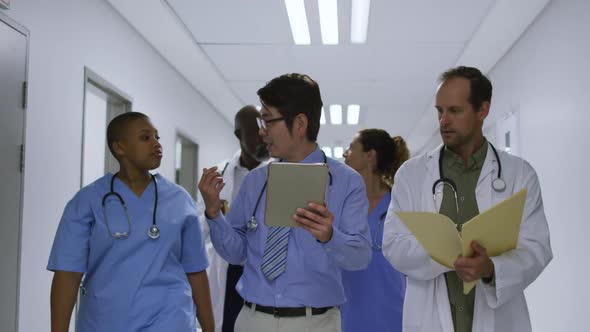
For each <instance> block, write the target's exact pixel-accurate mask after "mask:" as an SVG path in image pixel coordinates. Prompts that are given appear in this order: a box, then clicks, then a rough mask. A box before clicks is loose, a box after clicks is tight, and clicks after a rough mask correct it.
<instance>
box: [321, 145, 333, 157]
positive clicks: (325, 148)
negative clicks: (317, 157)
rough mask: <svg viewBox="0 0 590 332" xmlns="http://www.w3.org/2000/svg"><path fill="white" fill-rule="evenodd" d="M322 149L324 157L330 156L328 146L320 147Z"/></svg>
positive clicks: (330, 150) (330, 151) (330, 152)
mask: <svg viewBox="0 0 590 332" xmlns="http://www.w3.org/2000/svg"><path fill="white" fill-rule="evenodd" d="M322 151H324V153H325V154H326V157H329V158H332V148H330V147H329V146H324V147H323V148H322Z"/></svg>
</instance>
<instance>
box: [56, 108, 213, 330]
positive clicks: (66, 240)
mask: <svg viewBox="0 0 590 332" xmlns="http://www.w3.org/2000/svg"><path fill="white" fill-rule="evenodd" d="M107 140H108V144H109V149H110V150H111V152H112V153H113V155H114V156H115V158H116V159H117V160H118V162H119V165H120V170H119V172H118V173H116V174H107V175H105V176H103V177H102V178H100V179H98V180H97V181H95V182H94V183H92V184H90V185H88V186H86V187H84V188H82V189H81V190H80V191H79V192H78V193H77V194H76V195H75V196H74V198H73V199H72V200H71V201H70V202H69V203H68V204H67V206H66V208H65V210H64V213H63V216H62V219H61V221H60V224H59V227H58V230H57V234H56V236H55V240H54V243H53V248H52V250H51V255H50V257H49V264H48V266H47V269H49V270H52V271H55V274H54V277H53V283H52V286H51V331H53V332H65V331H68V326H69V322H70V316H71V314H72V309H73V306H74V303H75V300H76V295H77V293H78V287H80V307H79V312H78V317H77V322H76V325H77V330H76V331H78V332H90V331H109V332H119V331H120V332H132V331H146V332H147V331H154V332H156V331H158V332H159V331H178V332H194V331H196V318H197V317H198V320H199V323H200V325H201V326H202V328H203V331H213V329H214V323H213V313H212V310H211V299H210V295H209V285H208V280H207V272H206V271H205V269H206V268H207V265H208V262H207V258H206V253H205V247H204V242H203V238H202V235H201V230H200V227H199V222H198V217H197V215H196V210H197V209H196V205H195V203H194V201H193V199H192V198H191V197H190V196H189V194H188V193H187V192H186V191H185V190H184V189H182V188H181V187H179V186H178V185H176V184H174V183H172V182H170V181H168V180H167V179H165V178H164V177H162V176H161V175H159V174H158V175H151V174H150V173H149V171H150V170H153V169H155V168H158V167H159V166H160V161H161V159H162V146H161V145H160V143H159V142H158V140H159V137H158V132H157V130H156V129H155V128H154V126H153V125H152V123H151V121H150V119H149V118H148V117H147V116H146V115H144V114H142V113H137V112H130V113H125V114H122V115H120V116H118V117H116V118H115V119H113V120H112V121H111V122H110V123H109V126H108V129H107ZM111 192H114V193H116V194H109V193H111ZM119 198H120V199H119ZM123 203H124V204H123ZM154 226H155V227H154ZM83 276H84V279H83V281H82V277H83ZM80 283H81V285H80Z"/></svg>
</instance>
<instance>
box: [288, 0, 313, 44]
mask: <svg viewBox="0 0 590 332" xmlns="http://www.w3.org/2000/svg"><path fill="white" fill-rule="evenodd" d="M285 7H287V15H288V16H289V24H290V25H291V34H292V35H293V41H294V42H295V44H296V45H309V44H311V39H310V37H309V26H308V25H307V14H306V13H305V2H304V1H303V0H285Z"/></svg>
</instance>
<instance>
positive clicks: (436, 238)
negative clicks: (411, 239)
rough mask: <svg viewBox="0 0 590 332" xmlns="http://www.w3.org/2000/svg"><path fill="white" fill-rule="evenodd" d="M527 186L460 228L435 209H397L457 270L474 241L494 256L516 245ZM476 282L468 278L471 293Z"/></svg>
mask: <svg viewBox="0 0 590 332" xmlns="http://www.w3.org/2000/svg"><path fill="white" fill-rule="evenodd" d="M526 194H527V190H526V189H523V190H521V191H519V192H517V193H516V194H514V195H512V196H511V197H509V198H507V199H506V200H504V201H502V202H500V203H499V204H497V205H496V206H494V207H492V208H491V209H489V210H487V211H485V212H483V213H480V214H479V215H477V216H475V217H473V218H472V219H471V220H469V221H467V222H466V223H464V224H463V226H462V231H461V233H459V232H458V231H457V226H456V224H455V223H454V222H453V221H452V220H451V219H449V218H448V217H447V216H445V215H442V214H439V213H433V212H397V215H398V216H399V218H400V219H401V221H402V222H403V223H404V224H405V225H406V227H408V229H409V230H410V231H411V232H412V233H413V234H414V236H415V237H416V239H417V240H418V242H420V244H421V245H422V246H423V247H424V249H425V250H426V252H427V253H428V254H429V255H430V257H432V259H433V260H434V261H436V262H438V263H439V264H441V265H444V266H446V267H448V268H450V269H453V270H454V267H453V263H454V262H455V260H456V259H457V257H458V256H459V255H462V256H464V257H471V256H472V255H473V250H472V249H471V242H472V241H477V242H478V243H479V244H480V245H482V246H483V247H485V248H486V249H487V253H488V256H490V257H494V256H498V255H501V254H502V253H504V252H506V251H508V250H512V249H514V248H516V243H517V241H518V233H519V231H520V223H521V221H522V213H523V210H524V203H525V199H526ZM474 286H475V282H470V283H468V282H464V283H463V293H464V294H468V293H469V292H470V291H471V290H472V289H473V287H474Z"/></svg>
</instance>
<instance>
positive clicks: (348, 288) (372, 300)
mask: <svg viewBox="0 0 590 332" xmlns="http://www.w3.org/2000/svg"><path fill="white" fill-rule="evenodd" d="M390 201H391V193H388V194H387V195H385V196H384V197H383V198H382V199H381V201H380V202H379V203H378V204H377V206H376V207H375V208H374V209H373V211H371V214H370V215H369V228H370V231H371V239H372V243H373V256H372V259H371V263H370V264H369V267H368V268H367V269H365V270H362V271H344V272H342V284H343V286H344V292H345V294H346V303H344V304H342V305H341V306H340V311H341V317H342V332H358V331H379V332H388V331H391V332H394V331H401V330H402V308H403V304H404V294H405V292H406V276H405V275H403V274H402V273H400V272H398V271H397V270H396V269H395V268H394V267H393V266H392V265H391V263H389V262H388V261H387V260H386V259H385V257H384V256H383V251H382V250H381V244H382V242H383V223H384V221H385V218H381V216H384V214H385V213H386V212H387V208H388V207H389V202H390Z"/></svg>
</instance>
